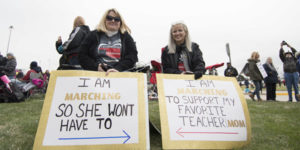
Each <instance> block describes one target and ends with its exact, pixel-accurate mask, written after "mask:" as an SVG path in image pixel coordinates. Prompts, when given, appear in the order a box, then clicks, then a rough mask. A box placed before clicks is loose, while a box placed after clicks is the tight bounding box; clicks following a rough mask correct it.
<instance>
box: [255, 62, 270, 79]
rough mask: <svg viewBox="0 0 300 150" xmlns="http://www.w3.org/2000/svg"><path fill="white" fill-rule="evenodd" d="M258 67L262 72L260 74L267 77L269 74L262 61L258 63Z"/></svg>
mask: <svg viewBox="0 0 300 150" xmlns="http://www.w3.org/2000/svg"><path fill="white" fill-rule="evenodd" d="M256 65H257V68H258V70H259V72H260V74H261V75H262V77H263V78H266V77H267V76H268V74H267V72H266V70H265V68H264V66H263V64H262V63H261V62H258V63H256Z"/></svg>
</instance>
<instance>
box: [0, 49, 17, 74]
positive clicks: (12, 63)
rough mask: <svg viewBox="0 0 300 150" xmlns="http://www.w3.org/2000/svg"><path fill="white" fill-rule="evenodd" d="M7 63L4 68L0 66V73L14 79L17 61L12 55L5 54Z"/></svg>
mask: <svg viewBox="0 0 300 150" xmlns="http://www.w3.org/2000/svg"><path fill="white" fill-rule="evenodd" d="M6 57H7V61H6V63H5V65H4V66H0V71H2V73H4V74H6V75H7V77H8V78H9V79H14V78H15V75H16V67H17V60H16V58H15V56H14V55H13V54H12V53H7V55H6Z"/></svg>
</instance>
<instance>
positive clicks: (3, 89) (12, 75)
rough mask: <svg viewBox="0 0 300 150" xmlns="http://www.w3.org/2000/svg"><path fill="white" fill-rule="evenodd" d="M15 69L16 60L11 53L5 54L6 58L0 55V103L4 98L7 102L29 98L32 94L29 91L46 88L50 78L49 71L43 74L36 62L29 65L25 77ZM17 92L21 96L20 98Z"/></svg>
mask: <svg viewBox="0 0 300 150" xmlns="http://www.w3.org/2000/svg"><path fill="white" fill-rule="evenodd" d="M16 67H17V59H16V58H15V56H14V54H13V53H7V54H6V57H5V56H3V55H1V54H0V78H1V80H0V101H3V99H5V98H8V100H9V99H24V97H28V96H30V94H31V92H32V91H30V90H32V89H33V88H35V87H37V88H47V84H48V80H49V77H50V73H49V70H46V72H45V73H43V72H42V69H41V67H40V66H38V63H37V62H36V61H32V62H31V63H30V67H29V70H28V72H27V73H26V74H25V75H24V73H23V71H22V70H20V69H17V68H16ZM18 92H20V93H21V94H22V95H23V96H20V93H18ZM43 92H45V90H44V91H43ZM14 101H17V100H14ZM8 102H9V101H8Z"/></svg>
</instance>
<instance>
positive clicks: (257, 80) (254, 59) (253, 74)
mask: <svg viewBox="0 0 300 150" xmlns="http://www.w3.org/2000/svg"><path fill="white" fill-rule="evenodd" d="M258 62H260V60H259V53H258V52H253V53H252V54H251V58H249V59H248V63H249V76H250V79H251V80H252V81H253V83H254V85H255V90H254V92H253V93H250V95H249V96H250V98H251V99H252V100H253V101H254V100H255V99H254V95H256V96H257V100H258V101H262V99H261V98H260V93H259V92H260V90H261V89H262V80H263V76H262V75H261V73H260V71H259V69H258V67H257V65H256V63H258Z"/></svg>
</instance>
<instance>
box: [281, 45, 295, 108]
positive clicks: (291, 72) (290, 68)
mask: <svg viewBox="0 0 300 150" xmlns="http://www.w3.org/2000/svg"><path fill="white" fill-rule="evenodd" d="M283 46H287V47H288V48H290V49H291V51H292V52H284V50H283ZM296 52H297V51H296V49H294V48H293V47H291V46H290V45H289V44H288V43H286V42H285V41H282V42H281V44H280V50H279V57H280V59H281V61H282V62H283V71H284V79H285V84H286V87H287V90H288V94H289V102H292V101H293V93H292V86H293V87H294V91H295V98H296V101H298V102H299V101H300V95H299V89H298V83H299V75H298V72H297V59H296V57H295V53H296Z"/></svg>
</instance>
